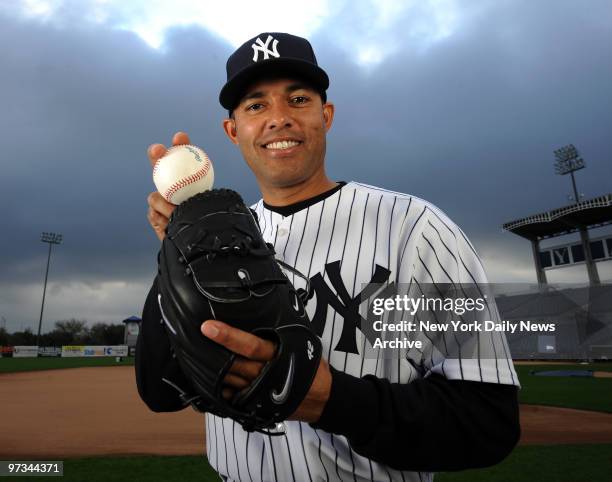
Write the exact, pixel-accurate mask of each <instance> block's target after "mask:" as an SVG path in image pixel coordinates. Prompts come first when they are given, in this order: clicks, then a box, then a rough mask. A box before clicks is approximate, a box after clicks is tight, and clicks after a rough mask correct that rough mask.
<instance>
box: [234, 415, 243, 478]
mask: <svg viewBox="0 0 612 482" xmlns="http://www.w3.org/2000/svg"><path fill="white" fill-rule="evenodd" d="M232 442H233V443H234V456H235V457H236V471H237V472H238V480H242V476H241V475H240V462H238V450H237V449H236V422H235V421H234V420H232Z"/></svg>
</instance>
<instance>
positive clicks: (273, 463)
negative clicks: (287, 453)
mask: <svg viewBox="0 0 612 482" xmlns="http://www.w3.org/2000/svg"><path fill="white" fill-rule="evenodd" d="M268 441H269V442H270V455H272V467H273V468H274V480H278V474H277V473H276V457H274V447H272V437H271V436H270V435H268Z"/></svg>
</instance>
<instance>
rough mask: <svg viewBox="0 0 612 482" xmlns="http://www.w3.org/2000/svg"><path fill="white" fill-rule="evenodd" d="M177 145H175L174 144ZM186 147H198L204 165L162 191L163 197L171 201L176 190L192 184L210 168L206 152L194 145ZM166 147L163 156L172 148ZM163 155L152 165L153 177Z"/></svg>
mask: <svg viewBox="0 0 612 482" xmlns="http://www.w3.org/2000/svg"><path fill="white" fill-rule="evenodd" d="M174 147H177V146H174ZM187 147H193V148H195V149H198V150H199V151H200V152H201V153H202V154H203V156H202V157H204V159H205V160H206V164H204V166H202V168H201V169H200V170H198V171H196V172H195V173H194V174H191V175H190V176H187V177H184V178H183V179H180V180H178V181H176V182H175V183H174V184H172V186H170V187H169V188H168V189H166V191H165V192H164V197H165V198H166V199H167V200H168V201H170V202H172V197H173V196H174V195H175V194H176V193H177V192H178V191H180V190H181V189H182V188H184V187H185V186H188V185H189V184H193V183H194V182H197V181H199V180H200V179H202V178H203V177H205V176H206V174H208V171H209V170H210V159H209V158H208V156H207V155H206V153H205V152H204V151H202V150H201V149H199V148H197V147H195V146H187ZM172 149H173V148H171V149H168V152H166V154H165V156H167V155H168V153H169V152H170V151H171V150H172ZM165 156H163V157H160V158H159V159H158V160H157V162H156V163H155V166H154V167H153V177H155V173H156V171H157V166H158V165H159V161H161V160H162V159H163V158H164V157H165Z"/></svg>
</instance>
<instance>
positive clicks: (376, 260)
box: [206, 182, 519, 482]
mask: <svg viewBox="0 0 612 482" xmlns="http://www.w3.org/2000/svg"><path fill="white" fill-rule="evenodd" d="M253 209H254V210H255V211H256V212H257V214H258V216H259V224H260V227H261V230H262V232H263V237H264V239H265V240H266V241H267V242H270V243H273V244H274V247H275V250H276V257H277V258H278V259H281V260H283V261H285V262H286V263H288V264H290V265H292V266H294V267H295V268H297V269H298V270H299V271H301V272H302V273H304V274H305V275H307V277H308V278H310V279H311V280H312V279H313V278H314V277H315V276H316V275H317V274H319V275H320V276H319V278H320V280H321V279H322V280H323V281H325V282H326V283H327V285H328V286H329V287H330V288H331V290H332V291H335V292H336V294H338V295H340V293H338V290H335V288H337V279H338V278H337V276H336V277H335V278H336V284H334V282H333V281H332V279H331V278H330V276H331V277H332V278H334V272H339V275H340V277H341V280H342V283H343V285H344V287H345V288H346V291H347V292H348V295H350V297H351V298H352V297H355V296H356V295H357V294H358V293H359V292H360V290H361V289H362V285H363V284H364V283H369V282H370V281H371V280H372V279H373V275H374V273H375V271H376V269H377V266H378V267H382V268H384V270H383V271H384V272H385V273H387V271H388V272H389V275H388V281H395V282H396V283H410V281H414V282H420V283H432V282H441V283H442V282H448V281H449V280H450V281H451V282H453V283H485V282H486V276H485V273H484V270H483V267H482V263H481V261H480V259H479V258H478V256H477V255H476V253H475V251H474V248H473V247H472V245H471V244H470V242H469V241H468V239H467V238H466V236H465V235H464V234H463V232H462V231H461V230H460V229H459V228H458V227H457V226H456V225H455V224H454V223H453V222H452V221H450V219H449V218H448V217H447V216H446V215H445V214H444V213H442V212H441V211H440V210H439V209H437V208H436V207H435V206H433V205H431V204H429V203H427V202H426V201H423V200H421V199H418V198H416V197H413V196H408V195H406V194H401V193H395V192H390V191H386V190H382V189H379V188H375V187H372V186H367V185H363V184H359V183H355V182H351V183H348V184H347V185H345V186H344V187H343V188H342V189H340V190H339V191H337V192H335V193H334V194H333V195H331V196H329V197H327V198H325V199H324V200H322V201H319V202H317V203H315V204H313V205H311V206H309V207H307V208H305V209H303V210H301V211H298V212H296V213H295V214H293V215H290V216H282V215H280V214H278V213H276V212H273V211H270V210H268V209H266V208H265V206H264V205H263V202H262V201H259V202H258V203H257V204H256V205H254V206H253ZM338 262H339V263H338ZM379 269H380V268H379ZM321 277H322V278H321ZM290 279H291V280H292V282H293V283H294V285H295V286H296V288H300V287H302V288H303V287H304V282H303V280H301V279H300V278H299V277H295V279H292V278H291V276H290ZM317 293H318V292H317ZM345 297H346V295H345ZM317 301H318V300H317V295H315V296H314V298H313V299H312V300H311V301H309V302H308V305H307V311H308V314H309V316H310V317H311V320H312V319H313V317H314V316H315V308H316V306H317ZM492 308H493V310H494V311H495V313H496V308H495V307H494V305H493V306H492ZM323 323H324V327H322V336H321V338H322V342H323V356H324V357H325V358H326V359H327V361H328V362H329V363H330V364H331V365H332V366H333V367H335V368H336V369H338V370H342V371H344V372H346V373H348V374H350V375H353V376H357V377H362V376H364V375H368V374H374V375H376V376H377V377H381V378H387V379H389V380H390V381H391V382H397V383H410V382H411V381H413V380H415V379H417V378H421V377H424V376H426V375H428V374H429V373H439V374H441V375H443V376H445V377H446V378H448V379H464V380H473V381H483V382H490V383H502V384H513V385H519V383H518V378H517V376H516V373H515V371H514V368H513V365H512V362H511V359H510V351H509V349H508V345H507V343H506V339H505V336H504V335H503V333H497V332H495V333H481V334H480V335H479V336H480V338H481V339H480V340H479V342H484V343H486V344H487V345H488V346H491V347H492V348H493V351H494V353H496V354H498V356H497V357H495V358H493V357H490V358H487V359H477V358H476V359H475V358H473V357H472V358H471V359H460V358H459V359H457V358H454V359H450V358H445V357H444V356H443V354H442V353H440V352H439V351H437V350H433V349H430V350H429V352H427V347H424V348H423V349H422V350H420V351H419V350H416V352H415V349H414V348H413V349H412V350H411V351H406V350H403V351H398V353H401V355H400V356H396V357H394V358H389V357H384V356H382V354H380V355H379V356H378V357H376V356H371V355H370V356H367V357H366V356H364V352H365V351H366V350H364V349H363V348H364V346H365V345H366V344H369V341H368V340H367V339H366V337H365V336H364V335H363V333H362V332H361V331H360V330H359V329H357V328H355V327H353V328H351V327H345V326H344V320H343V317H342V316H340V315H339V314H338V313H337V311H336V310H335V309H334V308H333V307H331V306H327V309H326V313H324V320H323ZM343 329H344V330H345V332H344V335H343ZM347 335H348V336H347ZM342 336H344V337H345V338H344V342H342V343H340V345H341V346H340V348H345V350H342V349H338V348H339V342H340V340H341V337H342ZM485 337H486V339H484V338H485ZM351 338H354V340H355V341H356V347H357V350H354V351H357V352H358V353H354V352H352V351H353V350H348V351H347V350H346V343H345V342H346V340H347V339H351ZM452 342H453V341H452V337H451V336H450V335H449V338H448V343H452ZM430 348H431V347H430ZM369 352H370V353H372V350H371V347H370V350H369ZM425 354H426V356H424V355H425ZM367 415H368V414H363V416H364V417H367ZM355 423H359V420H356V421H355ZM285 427H286V435H285V436H269V435H264V434H261V433H258V432H254V433H248V432H245V431H244V430H243V429H242V427H241V426H240V425H239V424H237V423H235V422H234V421H233V420H231V419H229V418H227V419H222V418H219V417H216V416H214V415H210V414H207V415H206V443H207V451H208V460H209V462H210V464H211V465H212V466H213V468H215V469H216V470H217V472H218V473H219V474H220V475H221V476H222V477H223V478H225V479H226V480H242V481H278V482H288V481H324V480H333V481H338V480H341V481H344V480H355V481H362V480H376V481H378V480H381V481H385V480H390V481H391V480H392V481H405V482H412V481H420V482H423V481H430V480H433V474H432V473H425V472H408V471H404V472H400V471H398V470H394V469H391V468H389V467H387V466H385V465H382V464H380V463H377V462H374V461H372V460H370V459H368V458H365V457H362V456H361V455H359V454H357V453H356V452H355V451H353V450H352V449H351V447H350V445H349V443H348V441H347V439H346V438H345V437H343V436H339V435H334V434H330V433H327V432H324V431H322V430H315V429H313V428H312V427H311V426H310V425H309V424H308V423H304V422H296V421H288V422H285ZM407 457H409V454H407Z"/></svg>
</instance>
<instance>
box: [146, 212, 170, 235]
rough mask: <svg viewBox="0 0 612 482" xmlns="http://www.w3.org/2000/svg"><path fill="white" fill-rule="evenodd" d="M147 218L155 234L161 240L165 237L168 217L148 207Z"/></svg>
mask: <svg viewBox="0 0 612 482" xmlns="http://www.w3.org/2000/svg"><path fill="white" fill-rule="evenodd" d="M147 219H148V220H149V224H150V225H151V227H152V228H153V231H155V235H156V236H157V238H158V239H159V240H160V241H163V240H164V238H165V237H166V227H167V226H168V219H167V218H166V217H164V216H162V215H161V214H159V213H158V212H157V211H154V210H153V209H152V208H149V209H148V211H147Z"/></svg>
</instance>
